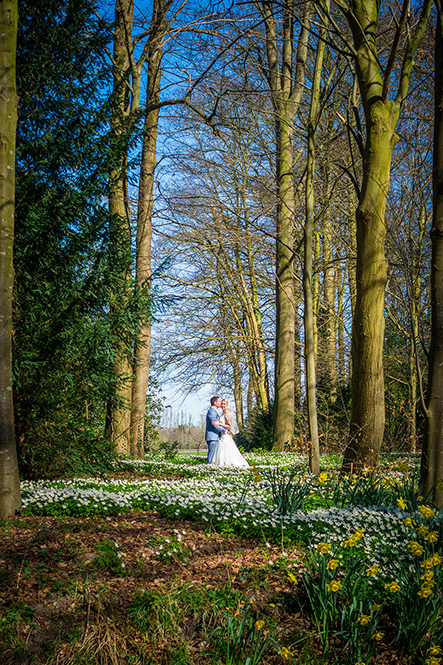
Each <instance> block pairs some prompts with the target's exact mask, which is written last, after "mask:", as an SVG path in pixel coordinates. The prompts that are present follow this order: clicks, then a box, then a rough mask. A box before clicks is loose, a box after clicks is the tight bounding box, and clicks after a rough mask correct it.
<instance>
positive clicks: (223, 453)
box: [212, 399, 249, 468]
mask: <svg viewBox="0 0 443 665" xmlns="http://www.w3.org/2000/svg"><path fill="white" fill-rule="evenodd" d="M221 408H222V409H223V415H221V416H220V422H221V423H222V424H224V425H229V427H232V413H231V411H230V409H229V402H228V400H227V399H223V400H222V402H221ZM212 463H213V464H218V465H219V466H243V467H246V468H249V464H248V463H247V461H246V460H245V458H244V457H243V455H242V454H241V452H240V451H239V449H238V448H237V446H236V444H235V441H234V439H233V438H232V436H231V432H230V431H226V432H225V434H223V435H222V437H221V439H220V441H219V442H218V444H217V448H216V449H215V455H214V457H213V460H212Z"/></svg>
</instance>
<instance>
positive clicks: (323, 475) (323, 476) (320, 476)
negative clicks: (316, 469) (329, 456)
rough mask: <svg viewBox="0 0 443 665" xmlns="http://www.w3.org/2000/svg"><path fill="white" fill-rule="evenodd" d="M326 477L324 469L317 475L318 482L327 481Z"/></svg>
mask: <svg viewBox="0 0 443 665" xmlns="http://www.w3.org/2000/svg"><path fill="white" fill-rule="evenodd" d="M327 479H328V474H327V473H326V471H323V472H322V473H321V474H320V475H319V477H318V482H319V483H321V484H322V485H323V484H324V483H325V482H326V481H327Z"/></svg>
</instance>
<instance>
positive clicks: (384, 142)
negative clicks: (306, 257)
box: [342, 0, 430, 472]
mask: <svg viewBox="0 0 443 665" xmlns="http://www.w3.org/2000/svg"><path fill="white" fill-rule="evenodd" d="M378 11H379V3H378V2H376V0H354V1H353V2H352V6H351V10H350V11H347V12H346V16H347V19H348V21H349V25H350V28H351V30H352V34H353V41H354V49H355V66H356V72H357V77H358V83H359V88H360V94H361V98H362V102H363V108H364V112H365V120H366V144H365V148H364V156H363V182H362V188H361V193H360V199H359V203H358V207H357V211H356V225H357V229H356V231H357V266H356V301H355V311H354V314H353V323H352V348H351V359H352V410H351V421H350V431H349V441H348V445H347V447H346V450H345V454H344V459H343V467H342V471H343V472H349V471H350V470H351V469H352V470H354V471H359V470H361V469H363V468H364V467H374V466H375V465H376V463H377V459H378V454H379V452H380V447H381V443H382V440H383V433H384V426H385V407H384V377H383V363H382V355H383V340H384V314H383V309H384V294H385V287H386V279H387V261H386V258H385V251H384V244H385V236H386V224H385V208H386V197H387V194H388V189H389V178H390V166H391V158H392V151H393V149H394V146H395V143H396V141H397V136H396V133H395V128H396V125H397V121H398V118H399V115H400V111H401V107H402V104H403V102H404V99H405V97H406V93H407V89H408V84H409V77H410V73H411V69H412V65H413V55H414V53H415V51H416V49H417V47H418V45H419V43H420V40H421V38H422V35H423V31H424V28H425V26H426V22H427V18H428V16H429V11H430V2H428V0H426V2H425V5H424V7H423V10H422V14H421V17H420V19H419V21H418V23H417V27H416V29H415V32H414V34H413V35H412V37H411V38H410V39H409V42H408V45H407V47H406V52H405V55H404V57H403V62H402V65H401V71H400V74H399V86H398V92H397V95H396V98H395V100H394V101H392V100H390V99H389V98H388V97H387V91H388V86H389V73H390V71H391V69H390V67H391V65H392V67H393V66H394V63H395V61H396V56H397V53H396V49H397V45H398V42H397V41H396V38H397V36H398V35H399V34H400V32H401V29H402V26H403V27H404V23H402V20H403V19H404V21H406V16H407V6H406V5H404V7H403V12H402V18H401V19H400V21H399V22H398V23H397V26H398V31H399V32H398V34H397V35H396V37H395V38H394V41H393V45H392V50H391V54H390V57H389V59H388V65H387V67H386V69H385V70H384V71H383V73H382V71H381V69H380V63H379V61H378V58H377V20H378Z"/></svg>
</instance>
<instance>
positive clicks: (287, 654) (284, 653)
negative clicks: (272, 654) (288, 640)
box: [280, 647, 292, 660]
mask: <svg viewBox="0 0 443 665" xmlns="http://www.w3.org/2000/svg"><path fill="white" fill-rule="evenodd" d="M280 653H281V655H282V657H283V658H284V659H285V660H288V659H289V658H291V656H292V653H291V652H290V651H289V650H288V649H287V648H286V647H281V651H280Z"/></svg>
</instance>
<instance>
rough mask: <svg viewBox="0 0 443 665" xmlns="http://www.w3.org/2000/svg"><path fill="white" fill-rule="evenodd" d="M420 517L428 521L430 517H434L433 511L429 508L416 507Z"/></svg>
mask: <svg viewBox="0 0 443 665" xmlns="http://www.w3.org/2000/svg"><path fill="white" fill-rule="evenodd" d="M418 509H419V511H420V513H421V515H422V517H424V518H425V519H430V518H431V517H434V511H433V510H432V508H429V506H419V507H418Z"/></svg>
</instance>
